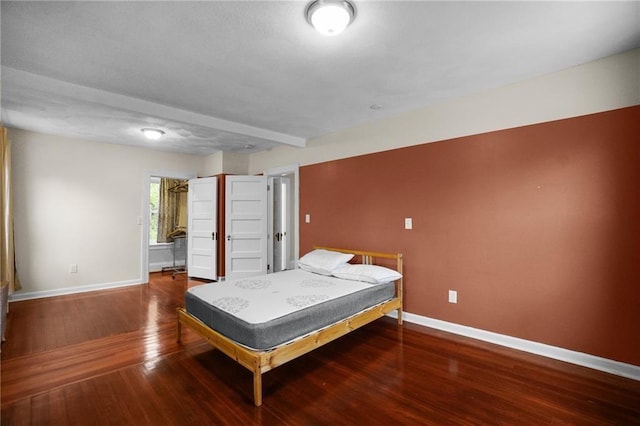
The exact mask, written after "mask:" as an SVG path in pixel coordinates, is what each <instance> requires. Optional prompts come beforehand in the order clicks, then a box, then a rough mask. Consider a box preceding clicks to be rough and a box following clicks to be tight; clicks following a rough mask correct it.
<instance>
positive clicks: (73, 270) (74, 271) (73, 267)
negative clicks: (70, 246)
mask: <svg viewBox="0 0 640 426" xmlns="http://www.w3.org/2000/svg"><path fill="white" fill-rule="evenodd" d="M69 273H70V274H77V273H78V265H76V264H75V263H73V264H71V265H69Z"/></svg>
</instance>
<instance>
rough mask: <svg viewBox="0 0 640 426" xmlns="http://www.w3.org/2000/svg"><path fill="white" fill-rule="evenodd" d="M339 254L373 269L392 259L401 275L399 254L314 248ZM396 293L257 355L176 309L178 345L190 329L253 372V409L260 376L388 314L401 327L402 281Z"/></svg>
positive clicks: (259, 397) (259, 392)
mask: <svg viewBox="0 0 640 426" xmlns="http://www.w3.org/2000/svg"><path fill="white" fill-rule="evenodd" d="M314 249H324V250H331V251H337V252H341V253H352V254H355V255H356V256H360V258H361V260H362V263H364V264H368V265H372V264H374V259H376V258H380V259H393V260H395V261H396V262H397V271H398V272H400V274H402V254H401V253H398V254H389V253H377V252H369V251H361V250H346V249H337V248H330V247H314ZM395 284H396V292H395V296H394V298H393V299H391V300H388V301H387V302H384V303H382V304H379V305H376V306H374V307H372V308H369V309H366V310H364V311H362V312H360V313H358V314H356V315H353V316H351V317H349V318H346V319H344V320H341V321H338V322H336V323H334V324H332V325H330V326H328V327H325V328H323V329H321V330H319V331H316V332H314V333H311V334H309V335H307V336H305V337H303V338H301V339H298V340H294V341H292V342H291V343H288V344H284V345H282V346H278V347H276V348H275V349H271V350H266V351H257V350H251V349H248V348H247V347H245V346H242V345H240V344H238V343H236V342H234V341H233V340H231V339H229V338H227V337H225V336H223V335H222V334H220V333H218V332H217V331H215V330H213V329H211V328H209V327H208V326H207V325H205V324H204V323H203V322H201V321H200V320H199V319H197V318H196V317H194V316H193V315H191V314H189V313H188V312H187V311H186V310H185V309H184V308H178V342H180V339H181V334H182V325H185V326H187V327H189V328H190V329H191V330H193V331H194V332H196V333H197V334H198V335H200V336H201V337H203V338H204V339H205V340H206V341H207V342H209V343H210V344H211V345H212V346H213V347H215V348H217V349H219V350H220V351H222V352H223V353H225V354H226V355H227V356H229V357H231V358H232V359H234V360H235V361H236V362H238V363H239V364H240V365H242V366H244V367H245V368H247V369H248V370H250V371H251V372H253V401H254V404H255V405H256V406H258V407H259V406H260V405H262V374H263V373H266V372H267V371H269V370H272V369H274V368H276V367H278V366H280V365H282V364H284V363H286V362H288V361H291V360H293V359H295V358H298V357H299V356H301V355H304V354H306V353H308V352H311V351H312V350H314V349H316V348H319V347H320V346H322V345H324V344H327V343H329V342H331V341H333V340H335V339H337V338H339V337H341V336H344V335H345V334H348V333H350V332H351V331H353V330H355V329H357V328H360V327H362V326H364V325H366V324H368V323H370V322H372V321H374V320H376V319H378V318H381V317H383V316H384V315H386V314H388V313H389V312H391V311H394V310H397V311H398V325H402V278H400V279H399V280H397V281H396V282H395Z"/></svg>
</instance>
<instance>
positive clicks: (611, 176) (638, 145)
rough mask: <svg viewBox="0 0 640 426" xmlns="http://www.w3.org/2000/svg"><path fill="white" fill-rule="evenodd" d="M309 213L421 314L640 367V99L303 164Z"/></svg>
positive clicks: (312, 235) (317, 228) (315, 235)
mask: <svg viewBox="0 0 640 426" xmlns="http://www.w3.org/2000/svg"><path fill="white" fill-rule="evenodd" d="M300 209H301V210H300V214H301V217H302V218H304V215H305V214H310V215H311V223H308V224H307V223H304V220H301V223H300V236H301V243H300V252H301V254H304V253H306V252H307V251H308V250H310V248H311V247H312V245H314V244H318V245H328V246H337V247H352V248H363V249H370V250H378V251H391V252H402V253H403V254H404V256H405V278H406V280H405V289H406V290H405V310H406V311H407V312H411V313H414V314H418V315H422V316H427V317H431V318H437V319H441V320H444V321H449V322H453V323H458V324H463V325H467V326H471V327H475V328H480V329H483V330H489V331H493V332H497V333H501V334H506V335H510V336H515V337H519V338H523V339H527V340H532V341H536V342H541V343H546V344H550V345H553V346H559V347H563V348H567V349H571V350H575V351H580V352H585V353H589V354H592V355H596V356H601V357H605V358H609V359H613V360H618V361H622V362H626V363H631V364H635V365H640V337H639V336H640V334H639V333H640V106H636V107H630V108H624V109H619V110H614V111H608V112H604V113H598V114H593V115H588V116H581V117H576V118H571V119H566V120H559V121H553V122H547V123H542V124H536V125H531V126H525V127H519V128H514V129H508V130H501V131H495V132H490V133H484V134H479V135H473V136H469V137H462V138H457V139H451V140H447V141H442V142H436V143H429V144H423V145H418V146H412V147H408V148H401V149H395V150H391V151H385V152H382V153H376V154H369V155H363V156H358V157H352V158H348V159H343V160H336V161H329V162H325V163H321V164H315V165H310V166H305V167H301V168H300ZM405 217H411V218H413V230H405V229H404V218H405ZM449 289H452V290H457V291H458V303H457V304H450V303H448V302H447V290H449Z"/></svg>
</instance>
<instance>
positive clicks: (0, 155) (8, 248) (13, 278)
mask: <svg viewBox="0 0 640 426" xmlns="http://www.w3.org/2000/svg"><path fill="white" fill-rule="evenodd" d="M0 163H1V166H2V172H1V173H0V209H1V210H2V213H1V214H2V220H1V222H2V223H0V245H1V246H2V247H0V284H1V285H2V286H3V287H4V286H8V290H9V292H14V291H16V290H20V288H21V286H20V281H19V280H18V275H17V274H16V263H15V245H14V240H13V194H12V191H11V144H10V142H9V139H8V137H7V129H5V128H4V127H2V125H1V124H0Z"/></svg>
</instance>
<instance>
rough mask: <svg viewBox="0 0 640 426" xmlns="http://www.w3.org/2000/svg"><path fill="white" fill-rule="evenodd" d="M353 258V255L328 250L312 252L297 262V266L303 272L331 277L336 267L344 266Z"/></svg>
mask: <svg viewBox="0 0 640 426" xmlns="http://www.w3.org/2000/svg"><path fill="white" fill-rule="evenodd" d="M352 258H353V254H350V253H339V252H337V251H329V250H322V249H318V250H313V251H311V252H309V253H307V254H305V255H304V256H302V257H301V258H300V260H298V266H299V267H300V269H304V270H305V271H309V272H314V273H316V274H321V275H331V273H332V272H333V271H334V270H335V269H336V268H338V267H340V266H342V265H344V264H346V263H347V262H348V261H350V260H351V259H352Z"/></svg>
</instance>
